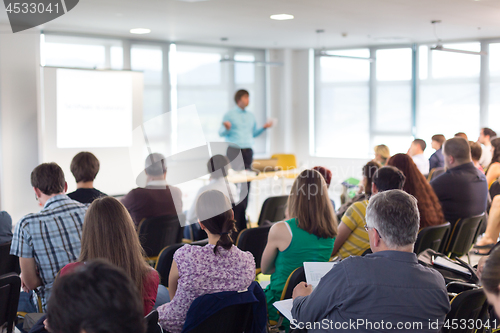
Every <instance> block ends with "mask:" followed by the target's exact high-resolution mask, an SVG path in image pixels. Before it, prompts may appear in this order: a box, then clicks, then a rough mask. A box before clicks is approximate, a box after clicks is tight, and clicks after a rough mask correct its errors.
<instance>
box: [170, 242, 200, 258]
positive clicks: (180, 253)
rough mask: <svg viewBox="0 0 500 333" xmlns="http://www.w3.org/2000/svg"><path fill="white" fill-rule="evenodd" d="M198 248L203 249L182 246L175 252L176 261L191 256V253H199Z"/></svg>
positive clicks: (193, 246) (186, 245) (187, 245)
mask: <svg viewBox="0 0 500 333" xmlns="http://www.w3.org/2000/svg"><path fill="white" fill-rule="evenodd" d="M198 248H199V249H202V248H203V247H201V246H196V245H189V244H185V245H183V246H181V247H180V248H178V249H177V251H175V253H174V260H176V258H184V257H186V256H189V255H190V254H191V253H193V252H197V250H199V249H198ZM176 261H177V260H176Z"/></svg>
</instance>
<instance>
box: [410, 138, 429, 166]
mask: <svg viewBox="0 0 500 333" xmlns="http://www.w3.org/2000/svg"><path fill="white" fill-rule="evenodd" d="M426 147H427V145H426V144H425V141H424V140H422V139H415V140H413V142H412V143H411V146H410V149H408V155H410V156H411V158H412V159H413V162H415V164H416V165H417V168H418V170H419V171H420V172H421V173H422V174H423V175H427V174H429V160H428V159H426V158H425V156H424V150H425V148H426Z"/></svg>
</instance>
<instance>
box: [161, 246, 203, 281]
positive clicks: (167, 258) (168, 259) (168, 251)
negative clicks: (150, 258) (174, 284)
mask: <svg viewBox="0 0 500 333" xmlns="http://www.w3.org/2000/svg"><path fill="white" fill-rule="evenodd" d="M207 244H208V238H207V239H202V240H200V241H196V242H191V243H189V245H197V246H205V245H207ZM184 245H186V244H184V243H177V244H172V245H169V246H167V247H165V248H164V249H163V250H161V252H160V254H159V255H158V260H157V261H156V265H155V269H156V271H157V272H158V274H159V275H160V284H162V285H164V286H165V287H167V288H168V276H169V275H170V268H171V267H172V261H173V260H174V253H175V251H177V250H178V249H180V248H181V247H183V246H184Z"/></svg>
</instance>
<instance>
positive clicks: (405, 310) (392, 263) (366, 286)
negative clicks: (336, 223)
mask: <svg viewBox="0 0 500 333" xmlns="http://www.w3.org/2000/svg"><path fill="white" fill-rule="evenodd" d="M419 226H420V216H419V212H418V207H417V200H416V199H415V198H414V197H413V196H411V195H409V194H407V193H406V192H403V191H401V190H388V191H384V192H381V193H378V194H376V195H374V196H372V197H371V199H370V202H369V204H368V207H367V212H366V229H367V231H368V235H369V238H370V247H371V249H372V251H373V254H368V255H366V256H364V257H354V256H352V257H349V258H347V259H344V260H343V261H341V262H340V263H338V264H336V265H335V266H334V267H333V268H332V269H331V270H330V272H328V273H327V274H326V275H325V276H324V277H323V278H322V279H321V281H320V283H319V284H318V286H317V287H316V288H315V289H314V290H313V289H312V286H311V285H308V284H306V283H305V282H301V283H300V284H299V285H297V287H295V289H294V291H293V299H294V300H293V308H292V315H293V318H294V319H293V320H292V321H291V326H290V327H291V328H292V329H294V328H298V329H307V332H330V331H332V330H335V331H341V332H343V331H351V332H354V331H356V332H373V331H379V332H382V331H391V330H396V331H405V330H406V331H412V332H416V331H418V332H439V330H440V329H441V327H442V326H443V323H444V319H445V317H446V314H447V313H448V311H449V310H450V303H449V299H448V293H447V291H446V286H445V282H444V279H443V277H442V276H441V275H440V274H439V273H438V272H437V271H435V270H433V269H431V268H427V267H424V266H422V265H420V264H419V263H418V260H417V256H416V255H415V254H414V253H413V246H414V244H415V241H416V239H417V234H418V229H419Z"/></svg>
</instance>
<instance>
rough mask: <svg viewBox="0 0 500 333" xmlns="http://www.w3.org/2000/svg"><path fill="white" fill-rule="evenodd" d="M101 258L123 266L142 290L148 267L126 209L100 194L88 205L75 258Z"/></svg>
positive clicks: (111, 198)
mask: <svg viewBox="0 0 500 333" xmlns="http://www.w3.org/2000/svg"><path fill="white" fill-rule="evenodd" d="M97 258H104V259H107V260H109V261H110V262H111V263H112V264H115V265H116V266H118V267H120V268H122V269H123V270H125V272H126V273H127V274H128V276H130V277H131V278H132V281H134V282H135V285H136V286H137V289H138V290H140V291H141V293H143V289H144V288H143V282H144V279H145V277H146V275H147V274H150V271H151V268H150V267H149V266H148V264H147V263H146V261H145V255H144V250H143V249H142V246H141V243H140V241H139V236H138V235H137V232H136V231H135V227H134V222H133V221H132V218H131V217H130V214H129V213H128V211H127V209H126V208H125V207H124V206H123V205H122V204H121V202H120V201H118V200H116V199H115V198H113V197H102V198H99V199H96V200H94V202H92V204H91V205H90V207H89V209H88V210H87V213H86V214H85V219H84V222H83V230H82V249H81V251H80V257H79V258H78V261H80V262H85V261H89V260H92V259H97Z"/></svg>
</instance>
